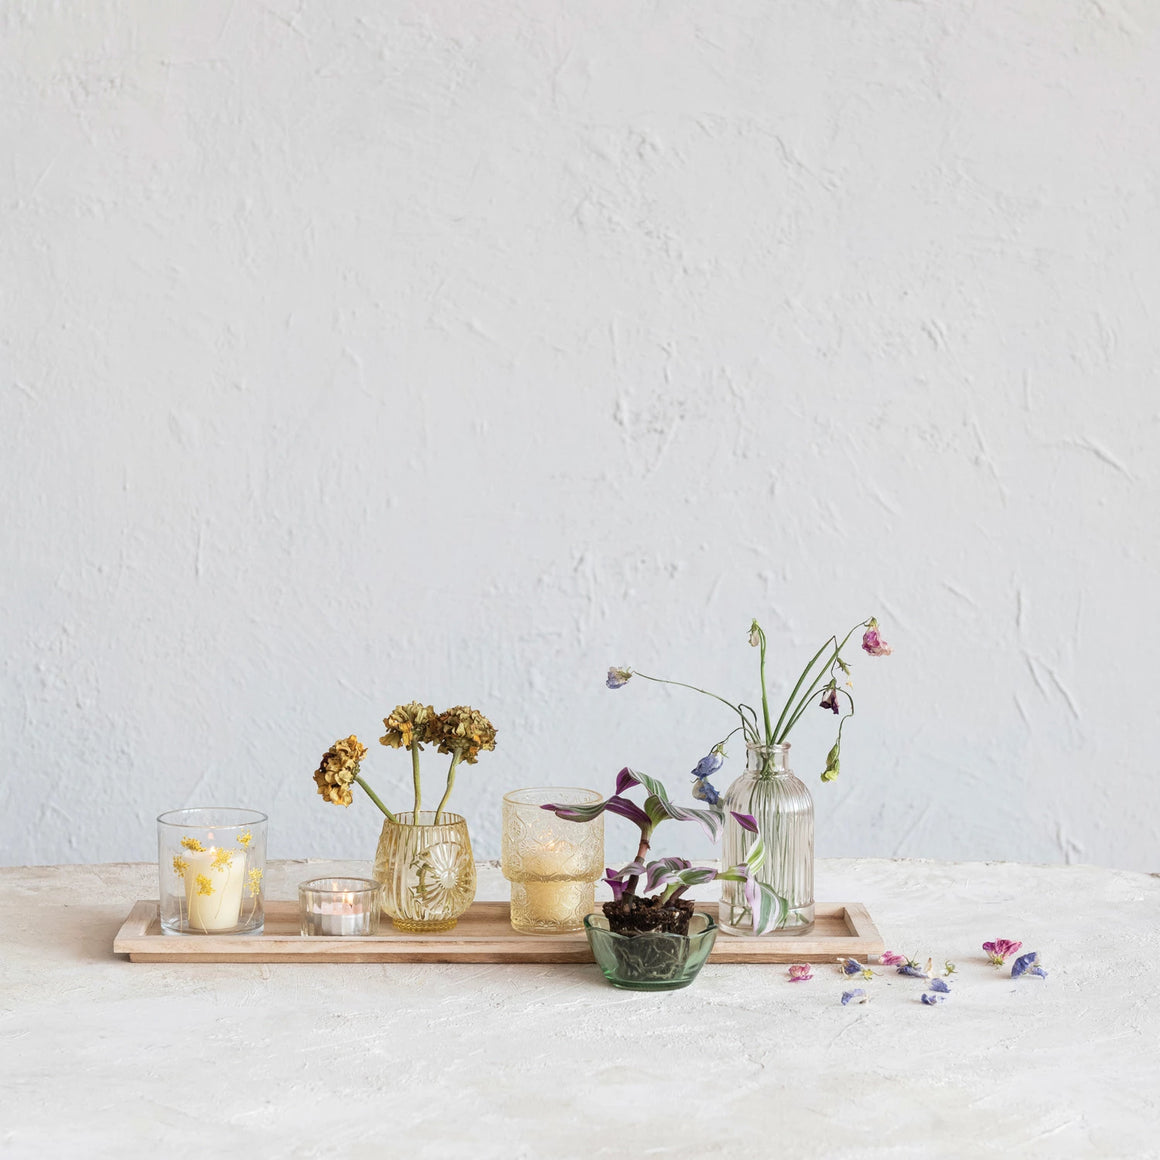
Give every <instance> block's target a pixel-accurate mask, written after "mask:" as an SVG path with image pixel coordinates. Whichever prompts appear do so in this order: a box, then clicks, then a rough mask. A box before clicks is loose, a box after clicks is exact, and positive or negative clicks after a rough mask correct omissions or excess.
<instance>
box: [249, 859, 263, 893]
mask: <svg viewBox="0 0 1160 1160" xmlns="http://www.w3.org/2000/svg"><path fill="white" fill-rule="evenodd" d="M249 877H250V897H251V898H257V897H258V895H259V893H261V890H262V871H261V870H259V869H258V867H257V866H255V867H254V869H253V870H251V871H250V872H249Z"/></svg>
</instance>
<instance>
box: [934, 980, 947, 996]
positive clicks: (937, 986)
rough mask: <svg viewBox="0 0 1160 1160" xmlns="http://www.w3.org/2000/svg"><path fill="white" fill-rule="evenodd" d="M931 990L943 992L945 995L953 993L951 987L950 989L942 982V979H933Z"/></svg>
mask: <svg viewBox="0 0 1160 1160" xmlns="http://www.w3.org/2000/svg"><path fill="white" fill-rule="evenodd" d="M930 989H931V990H932V991H941V992H942V993H943V994H944V995H949V994H950V993H951V989H950V987H948V986H947V985H946V983H944V982H943V981H942V979H931V981H930Z"/></svg>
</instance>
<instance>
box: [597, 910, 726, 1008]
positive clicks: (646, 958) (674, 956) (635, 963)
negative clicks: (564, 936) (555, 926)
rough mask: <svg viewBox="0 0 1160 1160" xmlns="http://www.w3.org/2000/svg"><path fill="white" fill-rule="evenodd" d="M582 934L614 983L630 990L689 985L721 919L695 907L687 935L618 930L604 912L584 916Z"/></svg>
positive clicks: (698, 968)
mask: <svg viewBox="0 0 1160 1160" xmlns="http://www.w3.org/2000/svg"><path fill="white" fill-rule="evenodd" d="M584 933H585V934H586V935H587V936H588V945H589V946H590V947H591V948H592V954H593V956H594V957H595V959H596V964H597V966H599V967H600V969H601V970H602V971H603V972H604V977H605V978H606V979H607V980H608V981H609V982H610V983H611V984H612V985H613V986H614V987H623V988H624V989H625V990H626V991H675V990H677V988H678V987H687V986H688V985H689V984H690V983H691V982H692V981H693V980H694V979H695V978H696V977H697V973H698V972H699V971H700V970H701V968H702V967H703V966H704V965H705V960H706V959H707V958H708V957H709V952H710V951H711V950H712V949H713V943H714V942H716V941H717V924H716V923H715V922H714V921H713V919H712V918H710V917H709V915H707V914H703V913H702V912H701V911H699V910H698V911H696V912H695V913H694V914H693V917H692V918H690V919H689V933H688V934H667V933H660V932H653V933H649V934H631V935H629V934H618V933H617V932H616V931H614V930H609V928H608V919H607V918H605V917H604V915H603V914H588V915H585V916H584Z"/></svg>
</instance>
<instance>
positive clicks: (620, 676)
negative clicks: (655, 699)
mask: <svg viewBox="0 0 1160 1160" xmlns="http://www.w3.org/2000/svg"><path fill="white" fill-rule="evenodd" d="M631 676H632V669H618V668H616V667H613V668H611V669H609V670H608V679H607V680H606V681H605V682H604V683H605V684H606V685H607V686H608V687H609V688H610V689H619V688H622V687H623V686H624V685H627V684H628V678H629V677H631Z"/></svg>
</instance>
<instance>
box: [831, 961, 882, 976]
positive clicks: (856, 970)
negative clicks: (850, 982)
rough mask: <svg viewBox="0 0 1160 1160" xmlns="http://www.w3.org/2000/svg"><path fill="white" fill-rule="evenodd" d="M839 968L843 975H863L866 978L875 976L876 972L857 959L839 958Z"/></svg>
mask: <svg viewBox="0 0 1160 1160" xmlns="http://www.w3.org/2000/svg"><path fill="white" fill-rule="evenodd" d="M837 963H838V970H840V971H841V972H842V974H843V975H861V976H862V978H864V979H872V978H874V972H873V971H872V970H871V969H870V968H869V967H864V966H863V965H862V964H861V963H860V962H858V960H857V959H845V958H843V959H838V960H837Z"/></svg>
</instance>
